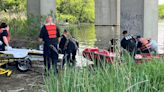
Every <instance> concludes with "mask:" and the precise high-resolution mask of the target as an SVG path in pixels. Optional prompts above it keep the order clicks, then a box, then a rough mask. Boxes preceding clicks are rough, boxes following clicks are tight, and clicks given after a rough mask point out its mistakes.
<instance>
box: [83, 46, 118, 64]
mask: <svg viewBox="0 0 164 92" xmlns="http://www.w3.org/2000/svg"><path fill="white" fill-rule="evenodd" d="M83 56H84V57H85V58H87V59H89V60H91V61H94V60H96V61H97V60H100V61H106V62H113V59H114V57H115V53H113V52H109V51H107V50H100V49H98V48H86V49H84V51H83Z"/></svg>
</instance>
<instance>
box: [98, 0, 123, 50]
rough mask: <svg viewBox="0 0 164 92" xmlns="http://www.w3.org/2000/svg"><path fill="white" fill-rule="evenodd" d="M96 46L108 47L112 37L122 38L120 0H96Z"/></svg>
mask: <svg viewBox="0 0 164 92" xmlns="http://www.w3.org/2000/svg"><path fill="white" fill-rule="evenodd" d="M95 15H96V16H95V17H96V19H95V28H96V38H97V41H96V42H95V46H96V47H99V48H102V49H108V47H109V45H110V40H111V39H113V38H114V39H119V38H120V0H95Z"/></svg>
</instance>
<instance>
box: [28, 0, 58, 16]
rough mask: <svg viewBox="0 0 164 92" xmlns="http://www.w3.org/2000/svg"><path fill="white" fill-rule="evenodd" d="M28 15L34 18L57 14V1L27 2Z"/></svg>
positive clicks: (36, 0) (38, 0)
mask: <svg viewBox="0 0 164 92" xmlns="http://www.w3.org/2000/svg"><path fill="white" fill-rule="evenodd" d="M27 6H28V8H27V13H28V15H34V16H47V15H49V14H51V13H54V14H55V12H56V1H55V0H27Z"/></svg>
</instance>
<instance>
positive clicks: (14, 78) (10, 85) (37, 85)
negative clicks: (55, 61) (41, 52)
mask: <svg viewBox="0 0 164 92" xmlns="http://www.w3.org/2000/svg"><path fill="white" fill-rule="evenodd" d="M8 68H9V69H12V70H13V74H12V75H11V76H10V77H6V76H2V75H0V92H43V89H44V78H43V76H44V75H43V74H42V73H43V71H44V70H43V62H33V67H32V68H31V70H30V71H28V72H19V71H18V70H17V69H16V68H15V67H14V66H13V65H10V66H8Z"/></svg>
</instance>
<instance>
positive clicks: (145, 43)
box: [139, 38, 150, 51]
mask: <svg viewBox="0 0 164 92" xmlns="http://www.w3.org/2000/svg"><path fill="white" fill-rule="evenodd" d="M139 41H140V42H141V43H142V47H141V48H140V49H141V50H142V51H144V50H146V49H150V43H149V41H148V40H147V39H145V38H140V40H139Z"/></svg>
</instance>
